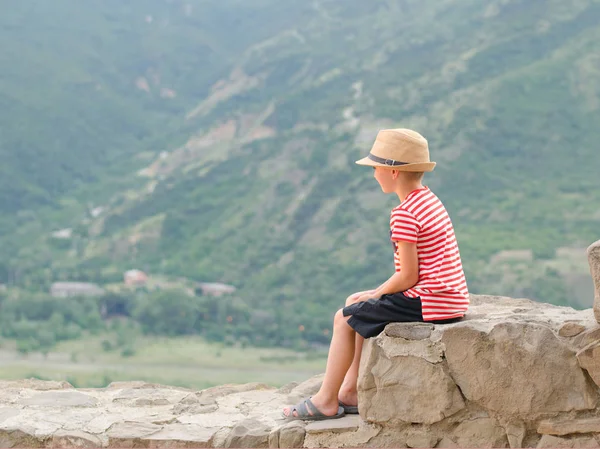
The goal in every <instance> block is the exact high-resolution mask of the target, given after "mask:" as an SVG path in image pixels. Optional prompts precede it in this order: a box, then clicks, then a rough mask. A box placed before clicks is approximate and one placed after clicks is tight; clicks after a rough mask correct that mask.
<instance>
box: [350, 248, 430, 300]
mask: <svg viewBox="0 0 600 449" xmlns="http://www.w3.org/2000/svg"><path fill="white" fill-rule="evenodd" d="M396 243H397V245H398V249H397V251H398V256H399V257H400V264H401V265H402V269H401V270H400V271H398V272H396V273H394V274H393V275H392V276H390V278H389V279H388V280H387V281H385V282H384V283H383V284H381V285H380V286H379V287H378V288H377V289H375V293H374V294H371V295H367V296H368V298H367V297H361V298H359V301H366V300H367V299H369V298H374V297H375V298H380V297H381V296H382V295H385V294H388V293H398V292H403V291H406V290H408V289H409V288H411V287H414V286H415V285H416V284H417V282H418V281H419V256H418V254H417V244H416V243H410V242H403V241H398V242H396Z"/></svg>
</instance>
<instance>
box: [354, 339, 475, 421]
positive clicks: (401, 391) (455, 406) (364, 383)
mask: <svg viewBox="0 0 600 449" xmlns="http://www.w3.org/2000/svg"><path fill="white" fill-rule="evenodd" d="M381 338H387V339H390V337H387V336H379V337H375V339H376V340H377V339H381ZM358 404H359V407H360V414H361V416H362V417H363V418H364V419H366V420H367V421H370V422H375V423H387V422H388V421H398V420H400V421H405V422H413V423H426V424H431V423H435V422H437V421H440V420H442V419H444V418H445V417H446V416H450V415H452V414H454V413H456V412H457V411H459V410H460V409H462V408H464V406H465V403H464V401H463V398H462V395H461V394H460V391H459V390H458V388H457V386H456V384H455V383H454V381H453V380H452V378H451V377H450V375H449V373H448V368H447V366H446V364H445V363H429V362H428V361H426V360H424V359H422V358H419V357H416V356H403V357H393V358H388V356H387V354H386V353H385V349H383V348H382V347H381V346H380V345H379V344H378V342H377V341H375V342H371V343H370V344H365V346H364V347H363V358H362V366H361V369H360V376H359V384H358Z"/></svg>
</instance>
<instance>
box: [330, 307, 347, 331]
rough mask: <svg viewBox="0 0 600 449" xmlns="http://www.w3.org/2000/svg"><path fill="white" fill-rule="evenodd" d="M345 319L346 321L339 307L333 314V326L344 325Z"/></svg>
mask: <svg viewBox="0 0 600 449" xmlns="http://www.w3.org/2000/svg"><path fill="white" fill-rule="evenodd" d="M347 321H348V319H347V318H346V317H345V316H344V312H343V309H340V310H338V311H337V312H335V315H334V316H333V325H334V327H335V326H345V325H347V324H346V322H347Z"/></svg>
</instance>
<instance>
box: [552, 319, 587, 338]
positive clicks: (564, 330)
mask: <svg viewBox="0 0 600 449" xmlns="http://www.w3.org/2000/svg"><path fill="white" fill-rule="evenodd" d="M584 330H585V326H584V325H583V324H579V323H573V322H568V323H565V324H564V325H563V326H562V327H561V328H560V330H559V331H558V335H560V336H561V337H575V336H576V335H579V334H581V333H582V332H583V331H584Z"/></svg>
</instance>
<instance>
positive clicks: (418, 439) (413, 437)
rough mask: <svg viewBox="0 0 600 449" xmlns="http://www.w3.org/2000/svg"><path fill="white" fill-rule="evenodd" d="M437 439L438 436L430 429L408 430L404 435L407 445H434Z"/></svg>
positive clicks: (418, 446) (417, 446)
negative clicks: (426, 430) (428, 430)
mask: <svg viewBox="0 0 600 449" xmlns="http://www.w3.org/2000/svg"><path fill="white" fill-rule="evenodd" d="M438 441H439V438H438V437H437V436H436V435H434V434H433V433H432V432H431V431H430V432H424V431H412V432H409V433H408V435H407V436H406V446H407V447H415V448H420V447H435V445H436V444H437V443H438Z"/></svg>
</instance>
